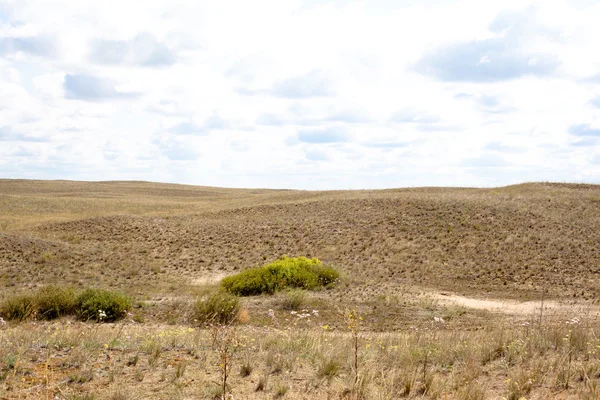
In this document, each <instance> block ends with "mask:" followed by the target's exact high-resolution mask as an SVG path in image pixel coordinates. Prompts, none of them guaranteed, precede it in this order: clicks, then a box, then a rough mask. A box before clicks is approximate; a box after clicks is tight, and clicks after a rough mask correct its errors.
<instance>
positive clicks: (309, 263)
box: [221, 256, 339, 296]
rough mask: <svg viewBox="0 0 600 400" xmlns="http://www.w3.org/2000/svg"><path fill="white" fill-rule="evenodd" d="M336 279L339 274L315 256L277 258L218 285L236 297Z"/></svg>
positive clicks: (316, 285)
mask: <svg viewBox="0 0 600 400" xmlns="http://www.w3.org/2000/svg"><path fill="white" fill-rule="evenodd" d="M338 279H339V273H338V272H337V271H336V270H335V269H334V268H332V267H327V266H324V265H323V264H322V263H321V261H320V260H318V259H316V258H310V259H309V258H306V257H297V258H289V257H285V256H283V257H281V258H280V259H278V260H276V261H274V262H272V263H270V264H267V265H264V266H262V267H258V268H252V269H248V270H246V271H243V272H240V273H239V274H236V275H233V276H228V277H225V278H223V280H222V281H221V286H222V287H223V288H224V289H225V290H227V291H228V292H229V293H232V294H235V295H238V296H253V295H259V294H262V293H268V294H273V293H275V292H276V291H279V290H282V289H285V288H300V289H306V290H314V289H317V288H319V287H323V286H328V285H331V284H333V283H335V282H336V281H337V280H338Z"/></svg>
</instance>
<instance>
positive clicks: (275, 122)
mask: <svg viewBox="0 0 600 400" xmlns="http://www.w3.org/2000/svg"><path fill="white" fill-rule="evenodd" d="M256 123H257V124H258V125H265V126H283V125H287V124H288V121H287V120H286V119H285V118H282V117H280V116H279V115H275V114H270V113H265V114H261V115H259V116H258V118H256Z"/></svg>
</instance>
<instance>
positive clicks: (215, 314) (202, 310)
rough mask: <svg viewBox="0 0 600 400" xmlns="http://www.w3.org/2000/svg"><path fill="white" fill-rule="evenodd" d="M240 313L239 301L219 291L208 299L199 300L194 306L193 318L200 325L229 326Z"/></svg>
mask: <svg viewBox="0 0 600 400" xmlns="http://www.w3.org/2000/svg"><path fill="white" fill-rule="evenodd" d="M239 311H240V301H239V299H238V298H237V297H235V296H232V295H231V294H229V293H225V292H221V291H219V292H216V293H213V294H211V295H210V296H208V298H204V299H198V300H197V301H196V303H195V304H194V310H193V317H194V319H195V320H196V321H197V322H198V323H199V324H208V323H217V324H228V323H230V322H232V321H233V320H234V319H235V318H236V316H237V314H238V312H239Z"/></svg>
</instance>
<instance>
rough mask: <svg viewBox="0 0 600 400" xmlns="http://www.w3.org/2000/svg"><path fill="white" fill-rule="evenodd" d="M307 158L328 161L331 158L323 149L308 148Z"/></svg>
mask: <svg viewBox="0 0 600 400" xmlns="http://www.w3.org/2000/svg"><path fill="white" fill-rule="evenodd" d="M305 154H306V159H307V160H310V161H327V160H329V156H328V155H327V153H325V152H324V151H321V150H307V151H306V152H305Z"/></svg>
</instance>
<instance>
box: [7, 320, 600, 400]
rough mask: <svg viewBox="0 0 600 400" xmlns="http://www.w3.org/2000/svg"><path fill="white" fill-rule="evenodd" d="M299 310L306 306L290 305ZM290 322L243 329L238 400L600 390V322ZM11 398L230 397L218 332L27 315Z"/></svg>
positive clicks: (10, 339) (572, 394) (14, 331)
mask: <svg viewBox="0 0 600 400" xmlns="http://www.w3.org/2000/svg"><path fill="white" fill-rule="evenodd" d="M290 315H297V314H290ZM295 318H297V319H298V321H297V324H295V325H294V326H293V327H291V328H288V329H282V328H278V327H277V326H276V324H275V321H274V323H273V324H272V325H270V326H269V325H267V326H264V327H256V326H237V327H234V328H231V329H235V332H234V334H235V337H236V342H235V343H236V344H235V349H234V352H233V354H234V356H233V359H232V365H233V369H232V372H231V375H230V378H229V380H228V384H229V391H230V392H231V393H232V394H233V396H234V397H235V398H236V399H239V398H242V399H254V398H257V399H258V398H260V399H262V398H282V397H285V398H290V399H298V398H305V399H320V398H323V399H326V398H364V399H397V398H400V397H407V398H411V397H420V398H421V397H424V398H431V399H438V398H445V399H490V398H506V399H520V398H540V399H541V398H574V399H575V398H578V399H597V398H598V396H599V395H600V340H599V338H598V337H597V327H595V326H589V325H587V324H584V323H583V322H579V321H577V320H572V321H569V323H568V324H567V323H562V324H560V325H554V326H544V327H542V328H541V329H538V328H535V329H534V328H531V327H530V326H518V327H512V328H506V327H500V326H494V325H489V326H486V327H485V328H484V329H482V330H478V331H472V332H469V331H457V330H450V329H447V327H446V326H445V325H444V323H443V322H440V321H438V322H435V321H433V322H431V323H429V324H427V325H423V326H421V327H419V328H411V329H407V330H405V331H402V332H389V333H380V334H376V333H366V332H363V333H361V334H360V336H359V348H358V360H359V363H358V366H359V370H358V378H356V371H355V370H354V361H353V359H354V352H353V346H352V336H351V335H350V334H349V333H348V332H346V331H344V330H342V329H340V330H332V329H331V328H329V327H328V326H327V325H326V324H323V322H325V321H322V320H320V319H319V317H318V316H316V315H311V316H310V317H295ZM0 362H1V364H0V398H7V399H8V398H20V399H41V398H49V399H55V398H58V399H132V398H133V399H186V398H215V396H216V397H218V396H219V394H220V391H219V389H218V384H217V382H219V380H220V373H219V371H220V368H219V359H218V355H217V353H216V352H215V351H214V349H213V347H212V341H211V337H210V331H209V330H207V329H198V328H191V327H188V326H164V325H149V324H148V325H144V324H136V323H133V322H132V321H125V322H122V323H117V324H88V323H81V322H76V321H72V320H66V321H65V320H63V321H60V322H57V323H50V322H45V323H39V322H38V323H31V322H28V323H19V324H14V325H12V324H11V325H5V326H4V327H3V328H1V329H0Z"/></svg>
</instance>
